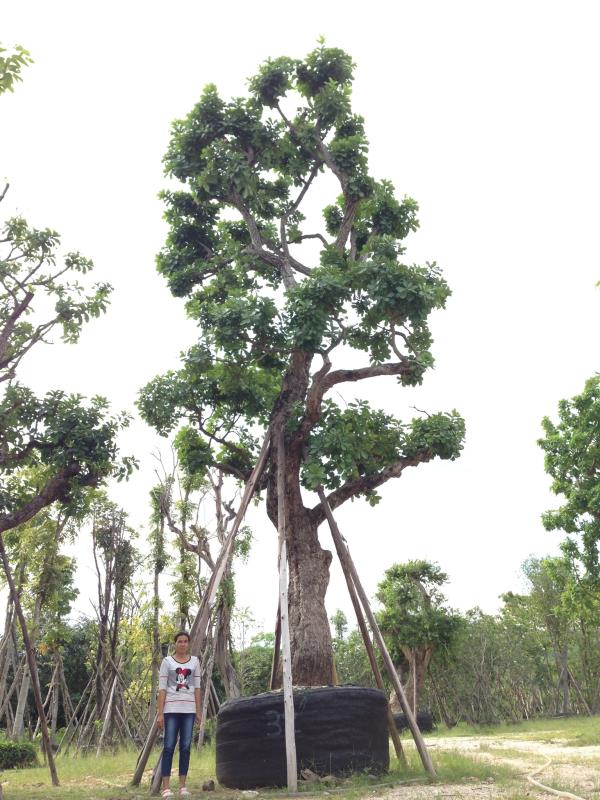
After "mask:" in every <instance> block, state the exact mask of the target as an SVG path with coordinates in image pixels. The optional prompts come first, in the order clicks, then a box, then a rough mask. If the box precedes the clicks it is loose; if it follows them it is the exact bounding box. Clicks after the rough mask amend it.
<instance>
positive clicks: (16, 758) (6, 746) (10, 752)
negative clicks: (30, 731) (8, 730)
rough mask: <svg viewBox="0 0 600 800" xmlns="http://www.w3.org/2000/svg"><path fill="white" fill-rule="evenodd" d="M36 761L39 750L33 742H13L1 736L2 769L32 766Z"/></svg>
mask: <svg viewBox="0 0 600 800" xmlns="http://www.w3.org/2000/svg"><path fill="white" fill-rule="evenodd" d="M36 762H37V752H36V747H35V745H34V744H33V742H27V741H21V742H13V741H10V740H8V739H4V738H0V769H14V768H15V767H32V766H33V765H34V764H35V763H36Z"/></svg>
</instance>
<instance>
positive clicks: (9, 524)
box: [0, 462, 101, 533]
mask: <svg viewBox="0 0 600 800" xmlns="http://www.w3.org/2000/svg"><path fill="white" fill-rule="evenodd" d="M80 472H81V465H80V464H79V462H74V463H73V464H69V466H68V467H64V468H63V469H61V470H60V472H58V473H57V474H56V475H55V476H54V477H53V478H51V479H50V480H49V481H48V482H47V483H46V485H45V486H44V487H43V488H42V489H41V490H40V491H39V492H38V494H37V495H36V496H35V497H34V498H33V499H32V500H30V501H29V502H28V503H26V504H25V505H24V506H23V507H22V508H20V509H19V510H18V511H13V513H12V514H1V515H0V533H4V531H8V530H11V529H12V528H16V527H17V525H22V524H23V523H24V522H28V521H29V520H30V519H31V518H32V517H34V516H35V515H36V514H37V513H38V511H41V509H42V508H45V507H46V506H49V505H51V504H52V503H54V502H55V501H56V500H59V499H60V497H61V496H62V495H63V493H64V491H65V490H66V489H68V488H69V484H70V482H71V479H72V478H74V477H75V476H76V475H79V473H80ZM100 477H101V476H100V475H93V474H90V475H88V476H86V478H84V480H83V485H85V486H91V485H93V484H94V483H97V482H98V480H100Z"/></svg>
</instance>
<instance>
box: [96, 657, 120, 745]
mask: <svg viewBox="0 0 600 800" xmlns="http://www.w3.org/2000/svg"><path fill="white" fill-rule="evenodd" d="M116 689H117V673H116V672H115V677H114V678H113V682H112V687H111V690H110V695H109V697H108V703H107V704H106V713H105V715H104V722H103V724H102V732H101V734H100V739H99V740H98V747H97V748H96V758H98V756H99V755H100V754H101V753H102V745H103V744H104V737H105V736H106V734H107V732H108V728H109V726H110V724H111V717H112V710H113V704H114V701H115V691H116Z"/></svg>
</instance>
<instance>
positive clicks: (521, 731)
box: [0, 717, 600, 800]
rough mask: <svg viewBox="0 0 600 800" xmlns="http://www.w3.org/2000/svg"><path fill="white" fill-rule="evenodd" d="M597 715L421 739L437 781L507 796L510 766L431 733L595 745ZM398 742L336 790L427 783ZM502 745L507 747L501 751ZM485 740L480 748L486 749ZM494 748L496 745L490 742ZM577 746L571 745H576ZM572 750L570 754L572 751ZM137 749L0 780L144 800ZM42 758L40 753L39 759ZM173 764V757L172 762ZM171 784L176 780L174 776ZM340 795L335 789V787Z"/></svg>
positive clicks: (231, 794)
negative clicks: (382, 760) (495, 787)
mask: <svg viewBox="0 0 600 800" xmlns="http://www.w3.org/2000/svg"><path fill="white" fill-rule="evenodd" d="M598 731H600V720H599V719H598V717H596V718H587V717H574V718H566V719H557V720H531V721H527V722H523V723H521V724H519V725H499V726H494V727H491V726H490V727H485V728H473V727H469V726H467V725H460V726H457V727H456V728H453V729H452V730H447V729H445V728H438V730H437V731H436V732H434V733H432V734H428V735H427V737H426V741H428V742H429V743H430V745H431V750H430V752H431V757H432V759H433V762H434V765H435V768H436V771H437V773H438V780H437V783H442V784H444V783H446V784H456V783H461V782H469V781H473V782H475V781H480V782H486V781H487V782H490V783H491V782H493V783H495V784H500V785H502V787H503V788H506V790H507V792H509V794H507V800H509V798H510V792H511V791H512V787H513V784H514V781H516V780H517V775H516V772H515V771H514V770H512V769H511V768H510V767H508V766H505V765H491V764H489V763H486V761H485V760H484V759H481V758H477V757H476V756H475V757H470V756H468V755H465V754H463V753H458V752H455V751H453V750H446V751H444V750H442V749H439V748H438V746H436V739H440V738H444V737H446V736H455V737H456V736H484V737H487V736H490V737H492V736H493V737H495V738H497V739H498V740H499V741H498V743H499V744H501V743H502V745H506V747H505V748H504V749H503V750H502V751H499V752H498V754H500V752H502V753H503V754H504V755H506V754H510V755H512V754H513V753H514V755H515V757H517V756H518V755H521V756H522V754H517V752H516V751H512V750H511V748H510V740H511V739H512V740H533V739H537V740H539V741H546V742H553V741H556V742H561V743H564V744H569V745H572V746H574V747H576V746H582V745H596V744H597V745H600V733H598ZM403 746H404V749H405V752H406V754H407V759H408V767H407V768H403V767H400V766H399V764H398V762H397V760H396V757H395V754H394V753H393V751H392V753H391V756H390V772H389V774H387V775H384V776H379V777H370V776H368V775H355V776H353V777H352V779H351V780H350V781H347V782H346V783H344V784H343V789H342V792H341V794H342V795H343V796H344V797H348V798H359V797H361V796H363V795H365V794H367V793H368V792H369V791H370V787H373V786H374V785H377V784H383V783H386V784H389V783H394V782H396V783H401V782H405V781H418V782H422V783H427V776H426V775H425V773H424V771H423V767H422V766H421V763H420V760H419V757H418V755H417V753H416V750H415V747H414V745H413V743H412V741H411V739H410V736H408V737H404V738H403ZM504 750H505V751H506V753H505V752H504ZM485 751H486V748H485V742H484V743H483V747H482V748H481V752H482V753H483V752H485ZM493 751H494V753H496V748H493ZM575 752H576V751H575ZM157 755H158V751H157V754H156V755H153V758H152V759H151V760H150V761H149V762H148V767H149V768H151V767H152V766H153V765H154V763H155V760H156V757H157ZM574 755H575V754H574ZM214 757H215V754H214V748H211V747H208V748H205V749H204V750H203V752H202V753H201V754H198V753H196V752H193V753H192V761H191V766H190V777H189V781H188V786H189V787H190V790H191V791H193V792H194V793H196V792H198V793H201V787H202V783H203V782H204V781H206V780H209V779H210V778H212V779H215V763H214ZM136 759H137V751H134V750H126V749H123V750H121V751H119V752H118V753H117V754H116V755H114V756H111V755H103V756H101V757H100V758H96V757H95V756H93V755H90V756H85V757H83V756H80V757H74V756H66V757H63V756H59V757H58V759H57V769H58V774H59V778H60V781H61V785H60V787H57V788H55V787H53V786H52V785H51V783H50V777H49V774H48V769H47V767H45V766H43V765H41V763H40V766H38V767H32V768H27V769H21V770H7V771H5V772H3V773H2V774H1V775H0V781H1V782H2V784H3V787H4V790H5V796H6V797H7V798H8V800H13V798H14V800H63V798H64V800H134V799H138V800H141V799H142V798H144V800H145V799H146V798H147V797H148V780H149V774H150V772H149V771H148V772H147V773H146V775H145V776H144V780H143V782H142V784H141V786H140V787H138V788H136V789H133V788H131V787H130V786H129V785H128V784H129V781H130V780H131V775H132V774H133V770H134V768H135V762H136ZM40 762H41V759H40ZM175 767H176V763H175ZM173 783H174V785H176V784H177V780H176V779H175V780H174V781H173ZM301 788H302V790H303V791H304V792H306V793H307V794H312V793H320V792H324V791H326V790H330V787H326V786H323V785H319V784H311V785H302V787H301ZM283 794H284V793H282V792H281V791H276V790H272V791H264V790H263V791H261V796H266V797H271V798H275V797H277V796H283ZM338 796H340V793H338ZM213 797H215V800H228V798H240V793H239V792H235V791H232V790H227V789H221V788H218V787H217V790H216V791H215V792H214V794H213ZM517 798H518V800H522V794H521V795H518V794H516V795H515V800H517Z"/></svg>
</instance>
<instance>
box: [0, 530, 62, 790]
mask: <svg viewBox="0 0 600 800" xmlns="http://www.w3.org/2000/svg"><path fill="white" fill-rule="evenodd" d="M0 558H1V559H2V565H3V566H4V574H5V575H6V581H7V583H8V585H9V588H10V592H11V595H12V599H13V603H14V606H15V611H16V612H17V617H18V619H19V623H20V625H21V634H22V636H23V643H24V644H25V652H26V653H27V664H28V666H29V674H30V677H31V686H32V688H33V697H34V699H35V708H36V711H37V713H38V717H39V718H40V721H41V726H42V741H43V743H44V750H45V752H46V756H47V758H48V768H49V770H50V776H51V778H52V785H53V786H60V783H59V780H58V773H57V772H56V764H55V763H54V755H53V754H52V746H51V744H50V733H49V732H48V724H47V722H46V715H45V713H44V704H43V702H42V693H41V691H40V681H39V677H38V671H37V664H36V661H35V653H34V651H33V644H32V642H31V639H30V638H29V631H28V630H27V622H26V621H25V615H24V614H23V608H22V606H21V600H20V599H19V594H18V592H17V587H16V586H15V582H14V580H13V576H12V570H11V568H10V563H9V561H8V556H7V555H6V550H5V548H4V539H3V538H2V535H1V534H0Z"/></svg>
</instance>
